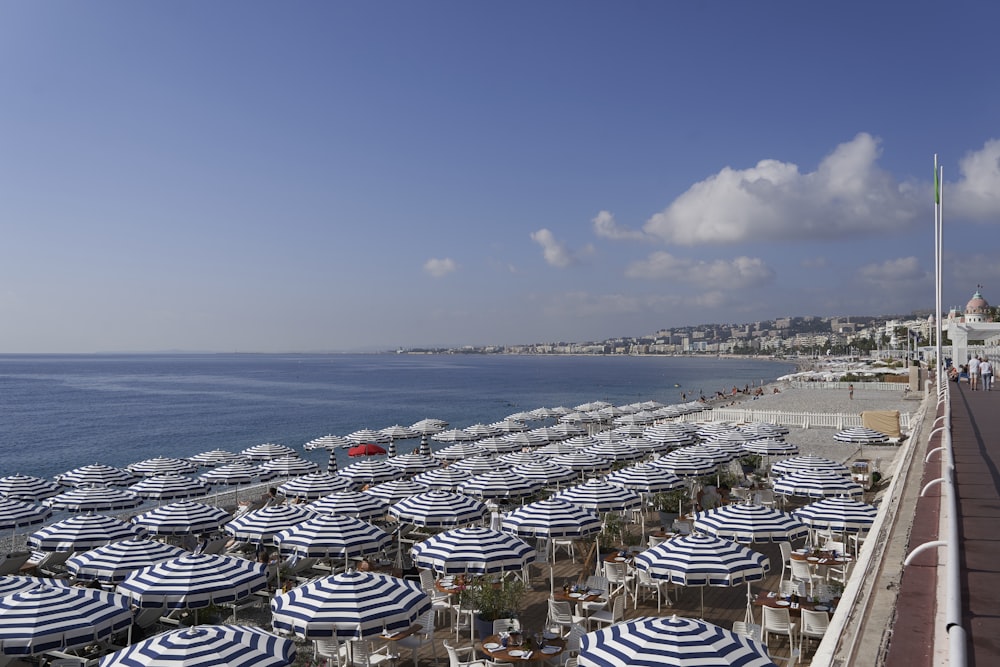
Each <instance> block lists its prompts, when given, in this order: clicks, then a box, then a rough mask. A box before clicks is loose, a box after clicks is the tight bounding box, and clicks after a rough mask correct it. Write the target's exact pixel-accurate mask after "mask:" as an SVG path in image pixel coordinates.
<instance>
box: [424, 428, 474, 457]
mask: <svg viewBox="0 0 1000 667" xmlns="http://www.w3.org/2000/svg"><path fill="white" fill-rule="evenodd" d="M431 439H432V440H435V441H437V442H449V443H453V444H457V443H463V442H472V441H473V440H478V439H479V437H478V436H475V435H473V434H471V433H469V432H468V431H466V430H465V429H461V428H453V429H450V430H448V431H438V432H437V433H435V434H434V435H432V436H431ZM445 449H447V447H446V448H445ZM441 451H444V450H441ZM479 453H481V452H479ZM437 454H438V453H437V452H435V453H434V455H435V456H437ZM443 458H448V457H447V455H446V456H445V457H443ZM459 458H462V457H459Z"/></svg>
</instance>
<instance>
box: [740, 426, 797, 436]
mask: <svg viewBox="0 0 1000 667" xmlns="http://www.w3.org/2000/svg"><path fill="white" fill-rule="evenodd" d="M736 428H738V429H739V430H740V431H741V432H742V433H747V434H749V435H750V436H752V437H754V438H783V437H785V436H786V435H788V433H789V431H788V427H787V426H782V425H781V424H772V423H771V422H750V423H749V424H740V425H739V426H737V427H736Z"/></svg>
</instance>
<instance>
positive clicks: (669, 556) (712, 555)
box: [635, 534, 771, 616]
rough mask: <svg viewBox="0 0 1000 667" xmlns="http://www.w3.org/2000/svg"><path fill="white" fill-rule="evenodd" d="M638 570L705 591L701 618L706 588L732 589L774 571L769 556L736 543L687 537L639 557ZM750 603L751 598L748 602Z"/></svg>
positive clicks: (662, 544) (663, 543)
mask: <svg viewBox="0 0 1000 667" xmlns="http://www.w3.org/2000/svg"><path fill="white" fill-rule="evenodd" d="M635 567H636V568H638V569H640V570H645V571H646V572H648V573H649V576H650V577H651V578H653V579H659V580H661V581H669V582H671V583H674V584H678V585H681V586H697V587H699V588H701V589H702V590H701V615H702V616H704V615H705V591H704V587H705V586H718V587H726V588H728V587H732V586H738V585H739V584H742V583H746V584H747V593H748V594H749V592H750V582H752V581H761V580H763V579H764V577H765V576H766V575H767V573H768V572H769V571H770V569H771V563H770V561H769V560H768V558H767V556H765V555H764V554H762V553H759V552H757V551H753V550H751V549H749V548H747V547H745V546H743V545H741V544H737V543H736V542H730V541H729V540H725V539H722V538H719V537H712V536H711V535H697V534H695V535H685V536H683V537H678V538H674V539H672V540H666V541H665V542H661V543H660V544H657V545H656V546H655V547H650V548H649V549H646V550H645V551H643V552H641V553H640V554H638V555H637V556H636V557H635ZM747 601H748V603H749V597H748V598H747Z"/></svg>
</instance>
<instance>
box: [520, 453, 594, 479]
mask: <svg viewBox="0 0 1000 667" xmlns="http://www.w3.org/2000/svg"><path fill="white" fill-rule="evenodd" d="M510 471H511V472H512V473H514V474H515V475H519V476H521V477H525V478H527V479H535V480H538V481H540V482H542V483H543V484H559V483H561V482H568V481H570V480H574V479H577V478H578V477H579V476H580V475H578V474H577V473H576V472H574V471H573V470H570V469H569V468H564V467H562V466H561V465H559V464H557V463H552V462H551V461H546V460H542V459H538V458H537V457H536V458H535V460H534V461H533V462H531V463H522V464H521V465H518V466H514V467H513V468H511V469H510Z"/></svg>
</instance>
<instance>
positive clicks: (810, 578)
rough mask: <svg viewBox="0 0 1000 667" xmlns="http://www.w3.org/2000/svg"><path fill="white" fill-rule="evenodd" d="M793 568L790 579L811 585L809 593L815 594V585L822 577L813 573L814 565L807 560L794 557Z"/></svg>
mask: <svg viewBox="0 0 1000 667" xmlns="http://www.w3.org/2000/svg"><path fill="white" fill-rule="evenodd" d="M791 563H792V570H791V575H790V577H789V578H790V579H791V580H792V581H801V582H803V583H805V584H806V585H807V586H809V595H812V594H813V587H814V586H815V584H816V581H817V580H818V579H822V577H820V576H818V575H816V574H814V573H813V570H812V566H811V565H809V563H808V562H807V561H804V560H795V559H792V561H791Z"/></svg>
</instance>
